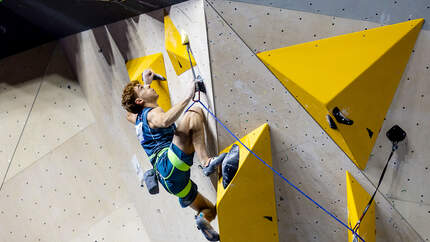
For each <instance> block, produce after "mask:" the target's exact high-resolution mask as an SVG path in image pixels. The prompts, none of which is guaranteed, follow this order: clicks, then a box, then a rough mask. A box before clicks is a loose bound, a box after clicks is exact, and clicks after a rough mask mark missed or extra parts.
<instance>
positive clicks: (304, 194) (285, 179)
mask: <svg viewBox="0 0 430 242" xmlns="http://www.w3.org/2000/svg"><path fill="white" fill-rule="evenodd" d="M196 102H199V103H200V104H201V105H202V106H203V107H204V108H205V109H206V111H208V112H209V113H210V114H211V115H212V117H214V118H215V120H216V121H217V122H218V123H219V124H221V125H222V127H223V128H224V129H225V130H227V131H228V132H229V133H230V134H231V135H232V136H233V137H234V138H235V139H236V140H237V141H238V142H239V143H240V144H241V145H242V146H243V147H245V148H246V149H247V150H248V151H249V152H250V153H251V154H253V155H254V156H255V157H257V158H258V159H259V160H260V161H261V162H263V164H265V165H266V166H267V167H269V168H270V169H271V170H272V171H273V172H274V173H276V175H278V176H279V177H281V178H282V179H283V180H284V181H286V182H287V183H288V184H290V185H291V186H292V187H293V188H294V189H296V190H297V191H298V192H300V193H301V194H302V195H303V196H305V197H306V198H307V199H309V200H310V201H311V202H313V203H314V204H315V205H317V206H318V207H319V208H321V209H322V210H323V211H324V212H326V213H327V214H328V215H330V216H331V217H332V218H334V219H335V220H336V221H337V222H339V223H340V224H342V225H343V226H344V227H345V228H347V229H348V230H350V231H351V232H352V233H353V234H354V235H356V236H357V237H358V238H360V239H361V240H362V241H363V242H365V240H364V239H363V238H361V237H360V235H358V234H357V232H355V231H354V230H353V229H351V228H350V227H349V226H348V225H346V224H345V223H344V222H342V221H341V220H339V219H338V218H337V217H336V216H334V215H333V214H332V213H330V212H329V211H328V210H327V209H325V208H324V207H323V206H321V205H320V204H318V203H317V202H316V201H314V200H313V199H312V198H311V197H309V196H308V195H306V193H304V192H303V191H302V190H300V189H299V188H298V187H296V186H295V185H294V184H293V183H291V182H290V181H289V180H288V179H287V178H285V177H284V176H283V175H282V174H281V173H279V172H278V171H276V170H275V169H274V168H273V167H272V166H270V165H269V164H267V163H266V162H265V161H264V160H263V159H261V158H260V157H259V156H258V155H256V154H255V153H254V152H252V150H250V149H249V148H248V147H247V146H246V145H245V144H244V143H242V141H240V139H239V138H238V137H237V136H236V135H234V134H233V133H232V132H231V131H230V130H229V129H228V128H227V127H226V126H225V125H224V124H223V123H222V122H221V121H220V120H219V119H218V118H217V117H216V116H215V115H214V114H213V113H212V112H211V111H210V110H209V109H208V108H207V107H206V106H205V105H204V104H203V103H202V102H201V101H200V100H198V101H196ZM196 102H193V104H191V106H190V107H188V108H187V111H188V110H189V109H190V108H191V107H192V106H193V105H194V103H196Z"/></svg>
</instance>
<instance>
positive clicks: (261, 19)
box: [205, 0, 430, 241]
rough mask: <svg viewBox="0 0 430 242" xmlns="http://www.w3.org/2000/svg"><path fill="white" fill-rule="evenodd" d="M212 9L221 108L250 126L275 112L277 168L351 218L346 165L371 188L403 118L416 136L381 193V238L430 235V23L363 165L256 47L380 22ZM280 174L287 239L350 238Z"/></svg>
mask: <svg viewBox="0 0 430 242" xmlns="http://www.w3.org/2000/svg"><path fill="white" fill-rule="evenodd" d="M263 2H264V1H263ZM261 4H263V3H261ZM205 10H206V14H207V19H208V35H209V49H210V53H211V62H212V73H213V76H214V83H215V89H214V92H215V95H216V98H215V100H216V106H217V110H218V112H217V114H218V116H219V117H220V118H221V119H223V120H225V122H227V123H228V124H229V126H230V127H231V128H232V129H233V131H235V133H237V134H241V135H243V134H245V133H246V132H247V131H249V130H252V129H253V128H255V127H257V126H258V125H260V124H261V123H262V122H265V121H268V122H269V124H270V126H271V134H272V149H273V150H274V151H273V156H274V159H273V160H274V161H273V162H274V165H275V166H276V168H277V169H279V171H280V172H281V173H283V174H284V175H285V176H286V177H287V178H289V179H291V180H292V181H293V182H294V183H295V184H296V185H298V186H299V187H300V188H301V189H303V190H304V191H305V192H306V193H308V194H309V195H310V196H311V197H312V198H315V199H316V200H318V201H320V202H321V203H322V205H323V206H326V207H327V208H328V209H329V210H330V211H333V212H334V214H336V215H337V216H338V217H339V218H341V219H342V220H343V221H346V219H347V214H346V189H345V171H346V170H348V171H350V172H353V173H354V174H353V175H354V176H355V177H356V178H357V179H358V181H359V182H360V183H361V184H362V185H364V187H365V188H366V190H367V191H368V192H370V193H372V192H373V191H374V189H375V185H376V184H377V181H378V179H379V176H380V173H381V172H382V168H383V166H384V165H385V161H386V159H387V156H388V154H389V152H390V149H391V145H390V144H389V141H388V140H387V138H386V137H385V132H386V131H387V130H388V129H389V128H391V126H392V125H393V124H395V123H397V124H399V125H400V126H401V127H402V128H404V129H405V130H406V131H407V132H408V140H407V142H404V143H402V147H401V148H400V150H399V151H398V152H397V153H396V155H395V157H394V159H393V160H392V162H391V165H390V166H389V170H388V171H387V175H386V177H385V179H384V183H383V186H382V187H381V192H380V193H379V194H378V195H377V197H376V204H377V208H376V210H377V211H376V213H377V215H376V216H377V221H376V224H377V228H376V234H377V238H378V241H388V240H393V241H421V240H429V239H430V235H429V234H428V230H427V224H429V222H430V213H429V211H430V209H429V207H428V203H427V202H426V197H428V196H427V192H428V189H426V187H427V186H426V185H428V182H429V181H430V180H429V179H428V174H429V173H428V169H426V168H428V166H429V161H428V159H427V158H425V157H424V154H425V152H426V151H425V148H424V147H425V146H426V145H425V142H424V141H423V140H422V139H423V137H424V136H427V135H426V134H427V132H429V131H428V130H429V129H428V126H427V124H428V118H429V110H428V103H427V101H428V100H427V99H426V96H427V95H428V94H427V93H428V87H429V85H428V73H429V70H428V67H427V66H428V65H429V64H428V63H429V59H428V58H429V56H430V55H429V53H428V52H429V51H430V50H429V48H428V43H429V40H428V34H429V33H428V31H422V32H421V34H420V36H419V38H418V40H417V43H416V46H415V50H414V53H412V56H411V59H410V62H409V65H408V67H407V69H406V71H405V74H404V77H403V79H402V80H401V84H400V86H399V88H398V91H397V93H396V96H395V98H394V100H393V104H392V105H391V108H390V110H389V113H388V114H387V117H386V121H385V123H384V126H383V128H382V130H381V133H380V134H379V137H378V140H377V144H376V146H375V148H374V150H373V152H372V156H371V159H370V161H369V163H368V167H367V168H366V170H365V171H364V172H361V171H360V170H358V169H357V168H356V167H355V166H354V165H351V164H352V162H351V161H350V160H349V159H348V158H347V157H346V156H345V155H344V154H343V152H342V151H341V150H340V149H339V148H338V147H337V146H336V145H335V144H334V143H333V142H332V140H331V139H329V138H328V137H327V136H326V134H325V133H324V132H323V131H322V129H321V128H320V127H319V126H318V125H317V124H316V123H315V122H314V121H313V120H312V119H311V117H310V116H309V115H308V114H307V112H306V111H305V110H304V109H303V108H302V107H301V106H300V105H299V104H298V103H297V102H296V101H295V100H294V98H292V96H291V95H290V94H289V93H288V91H287V90H286V89H285V88H284V87H283V86H282V85H280V83H279V82H278V81H277V80H276V79H275V78H274V76H273V75H272V74H270V73H269V72H268V70H267V69H266V68H265V67H264V65H263V64H262V63H261V62H260V61H259V60H258V59H257V58H256V57H255V53H258V52H261V51H265V50H271V49H276V48H280V47H284V46H290V45H294V44H299V43H303V42H307V41H312V40H317V39H321V38H326V37H331V36H336V35H340V34H346V33H351V32H354V31H360V30H364V29H365V28H372V27H377V26H381V25H380V24H378V23H373V22H368V21H360V20H352V19H346V18H339V17H335V16H325V15H320V14H315V13H309V12H301V11H294V10H288V9H284V8H275V7H268V6H261V5H255V4H246V3H241V2H232V1H218V0H217V1H208V5H207V8H206V9H205ZM310 68H311V67H310ZM231 93H234V95H231ZM237 107H240V109H238V108H237ZM239 110H240V111H239ZM218 132H219V133H220V136H219V143H220V147H221V148H222V147H224V146H225V145H227V144H229V143H230V142H231V140H230V139H229V138H227V137H228V136H224V133H223V132H222V131H221V130H220V129H219V130H218ZM286 147H288V149H286ZM417 150H419V151H417ZM418 154H421V155H423V156H419V155H418ZM412 174H414V176H413V177H412ZM275 181H276V183H277V185H276V187H277V188H276V189H277V190H276V192H277V194H278V195H277V199H278V205H279V207H278V217H279V219H280V224H279V230H280V235H281V240H283V241H313V240H321V241H342V240H343V241H344V240H346V232H345V230H344V228H342V227H340V226H339V224H336V223H334V222H332V221H331V220H332V219H331V218H329V217H328V216H327V215H326V214H323V213H322V211H320V210H318V209H316V208H315V206H314V205H313V204H311V203H310V202H308V201H303V200H304V199H305V198H304V197H302V196H301V195H299V194H298V193H297V192H295V191H294V190H292V188H291V187H289V186H288V185H287V184H285V183H284V182H283V181H282V180H280V179H276V180H275ZM368 185H369V186H368ZM417 232H418V233H417Z"/></svg>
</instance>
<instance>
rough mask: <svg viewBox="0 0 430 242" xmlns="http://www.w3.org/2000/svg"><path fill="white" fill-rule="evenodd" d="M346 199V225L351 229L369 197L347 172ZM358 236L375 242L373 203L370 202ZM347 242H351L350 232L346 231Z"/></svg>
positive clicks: (351, 235)
mask: <svg viewBox="0 0 430 242" xmlns="http://www.w3.org/2000/svg"><path fill="white" fill-rule="evenodd" d="M346 197H347V201H348V225H349V226H350V227H351V228H353V227H354V226H355V224H356V223H357V221H358V220H359V219H360V217H361V214H362V213H363V211H364V209H365V208H366V206H367V203H368V202H369V200H370V195H369V194H368V193H367V192H366V190H364V188H363V187H361V185H360V183H358V182H357V180H355V178H354V177H353V176H352V175H351V174H350V173H349V172H348V171H347V172H346ZM358 235H360V237H361V238H363V239H364V240H365V241H366V242H374V241H375V237H376V230H375V202H372V204H371V205H370V207H369V209H368V210H367V213H366V215H365V216H364V218H363V221H361V224H360V228H359V229H358ZM348 241H349V242H352V241H353V234H352V232H351V231H348Z"/></svg>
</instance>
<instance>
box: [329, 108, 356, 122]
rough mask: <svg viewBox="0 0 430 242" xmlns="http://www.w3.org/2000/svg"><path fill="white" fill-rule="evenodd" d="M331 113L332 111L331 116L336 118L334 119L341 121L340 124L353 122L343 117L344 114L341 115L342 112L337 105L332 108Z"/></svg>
mask: <svg viewBox="0 0 430 242" xmlns="http://www.w3.org/2000/svg"><path fill="white" fill-rule="evenodd" d="M332 113H333V116H334V118H335V119H336V121H337V122H339V123H341V124H345V125H352V124H353V123H354V121H352V120H351V119H348V118H347V117H345V115H343V113H342V112H341V111H340V109H339V108H338V107H335V108H333V112H332Z"/></svg>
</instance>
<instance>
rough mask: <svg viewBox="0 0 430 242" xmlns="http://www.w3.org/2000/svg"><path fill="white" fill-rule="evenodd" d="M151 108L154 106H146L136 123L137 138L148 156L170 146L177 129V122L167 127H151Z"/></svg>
mask: <svg viewBox="0 0 430 242" xmlns="http://www.w3.org/2000/svg"><path fill="white" fill-rule="evenodd" d="M151 110H152V108H144V109H143V110H142V111H141V112H140V113H139V114H138V115H137V118H136V124H135V127H136V134H137V138H138V139H139V142H140V144H141V145H142V147H143V149H144V150H145V152H146V154H147V155H148V156H151V155H152V154H156V153H157V152H158V151H160V150H161V149H163V148H165V147H169V146H170V144H171V143H172V140H173V135H174V133H175V129H176V126H175V124H172V125H170V126H169V127H167V128H156V129H151V128H150V127H149V124H148V120H147V116H148V113H149V111H151ZM151 163H153V161H151Z"/></svg>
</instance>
